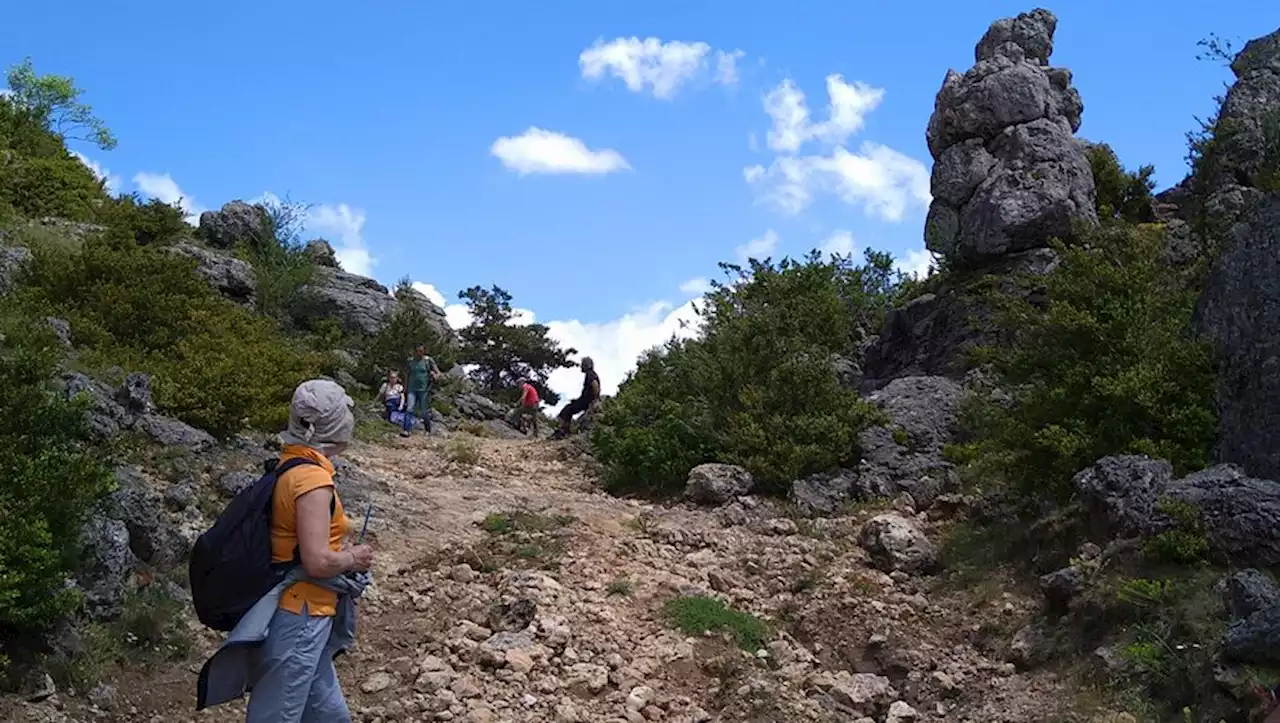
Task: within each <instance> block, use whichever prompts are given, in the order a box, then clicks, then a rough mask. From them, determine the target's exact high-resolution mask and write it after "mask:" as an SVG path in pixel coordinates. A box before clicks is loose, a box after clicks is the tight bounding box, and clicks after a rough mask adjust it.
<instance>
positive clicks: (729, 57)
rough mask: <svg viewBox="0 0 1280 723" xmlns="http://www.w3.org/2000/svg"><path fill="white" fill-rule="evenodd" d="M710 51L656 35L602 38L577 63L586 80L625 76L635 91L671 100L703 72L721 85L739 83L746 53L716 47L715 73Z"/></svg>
mask: <svg viewBox="0 0 1280 723" xmlns="http://www.w3.org/2000/svg"><path fill="white" fill-rule="evenodd" d="M710 53H711V46H710V45H708V44H707V43H703V42H695V43H686V42H682V41H679V40H672V41H668V42H665V43H664V42H662V40H661V39H659V38H655V37H649V38H645V39H643V40H641V39H640V38H638V37H630V38H615V39H613V40H611V41H609V42H605V40H604V38H599V39H597V40H596V42H595V43H594V44H592V46H591V47H589V48H587V49H586V50H584V51H582V53H581V54H580V55H578V65H579V67H580V68H581V69H582V77H583V78H586V79H587V80H599V79H601V78H603V77H605V76H606V75H613V76H615V77H617V78H620V79H622V82H624V83H626V85H627V88H628V89H629V90H631V91H632V92H633V93H643V92H644V91H645V90H649V91H650V92H652V93H653V96H654V97H655V98H659V99H662V100H670V99H672V98H674V97H675V96H676V93H677V92H678V91H679V90H680V87H681V86H683V85H686V84H687V83H690V82H692V81H693V80H695V79H697V78H699V77H701V76H703V75H704V74H710V76H711V81H712V82H715V83H719V84H721V85H733V84H735V83H737V82H738V60H739V59H740V58H742V56H743V55H744V54H745V53H743V52H742V51H741V50H731V51H725V50H717V51H716V52H715V56H714V57H715V68H714V71H713V72H712V69H711V67H710V65H711V64H710V62H709V60H708V55H709V54H710Z"/></svg>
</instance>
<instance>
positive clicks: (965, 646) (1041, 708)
mask: <svg viewBox="0 0 1280 723" xmlns="http://www.w3.org/2000/svg"><path fill="white" fill-rule="evenodd" d="M468 439H472V443H473V444H474V445H475V449H476V451H478V453H479V458H478V460H477V461H476V463H475V464H473V465H462V464H457V463H451V462H449V461H447V460H448V458H449V457H450V456H451V455H450V453H449V450H450V446H449V445H450V443H447V442H443V441H439V440H430V441H428V440H425V439H418V438H415V439H413V440H408V441H402V440H399V439H396V440H394V441H392V442H388V443H386V444H385V445H368V444H362V445H357V446H356V447H355V448H353V449H352V450H351V452H350V453H349V455H348V456H349V459H350V461H351V462H353V463H354V465H355V466H356V467H357V468H358V469H359V470H360V477H359V479H358V480H357V482H355V483H354V484H358V485H359V486H360V489H361V495H360V496H361V497H368V498H371V499H372V500H373V501H374V503H375V505H376V507H375V509H376V510H377V512H376V513H375V516H374V518H373V522H372V523H371V526H370V533H371V537H372V538H373V540H374V543H375V544H376V545H377V547H378V557H377V563H376V567H375V584H374V585H373V586H372V587H371V588H370V589H369V591H368V592H367V594H366V596H365V598H364V599H363V601H362V602H361V606H360V614H361V619H360V630H359V642H358V645H357V647H356V649H355V650H354V651H352V652H351V653H350V654H348V655H346V656H343V657H342V658H341V659H340V660H339V666H338V667H339V673H340V676H341V678H342V681H343V684H344V688H345V689H346V691H347V695H348V699H349V701H350V704H351V709H352V713H353V716H354V718H355V720H358V721H360V720H363V721H454V720H456V721H476V722H479V721H560V722H566V723H572V722H573V721H583V722H595V721H603V722H610V721H633V722H639V721H670V722H672V723H680V722H694V721H864V722H865V721H872V722H873V723H876V722H883V721H892V722H894V723H906V722H907V721H944V720H945V721H983V722H984V723H986V722H995V721H1036V720H1057V719H1059V718H1057V717H1056V716H1055V714H1054V710H1053V709H1054V708H1055V707H1056V706H1057V705H1058V703H1059V702H1061V701H1062V700H1063V699H1064V696H1063V695H1062V692H1061V691H1060V690H1058V689H1057V687H1056V686H1055V685H1054V683H1053V682H1052V680H1050V679H1046V678H1044V677H1040V678H1034V679H1033V678H1028V677H1026V676H1024V675H1022V674H1019V673H1016V672H1015V671H1014V669H1013V666H1012V665H1010V664H1008V663H1005V662H1004V661H1003V659H1001V658H1000V657H999V656H998V655H997V653H998V652H999V651H998V650H996V649H994V646H990V645H987V644H986V643H984V641H985V640H988V639H990V638H991V637H992V634H993V630H995V632H997V633H999V632H1005V633H1007V632H1009V631H1012V630H1014V629H1016V628H1017V626H1018V624H1019V621H1020V620H1022V619H1023V618H1025V617H1026V616H1027V615H1028V614H1029V613H1030V610H1031V607H1032V604H1033V603H1032V601H1028V600H1024V599H1022V598H1019V597H1017V596H1016V595H1013V594H1011V593H1004V594H1001V593H1000V591H994V592H993V593H992V594H989V595H987V596H984V597H983V598H982V599H981V600H979V601H978V602H975V600H976V598H975V597H974V596H973V595H971V594H967V593H965V592H964V591H960V592H946V591H941V590H938V589H937V587H936V586H935V585H933V584H932V583H930V582H929V581H928V580H925V579H921V578H915V577H912V576H908V575H905V574H902V573H895V574H893V575H892V576H889V575H885V574H883V573H881V572H879V571H876V570H874V569H873V568H872V567H870V566H869V564H868V562H867V558H866V554H865V552H864V551H863V550H862V549H861V547H860V546H859V545H858V544H857V535H856V533H857V530H858V528H859V527H860V524H861V522H862V521H863V520H865V519H866V518H867V517H869V516H870V515H871V514H873V511H865V512H862V513H860V514H859V515H855V516H852V517H847V518H839V519H834V520H820V521H813V522H810V521H806V520H797V519H794V518H792V517H790V516H788V515H787V514H785V510H783V509H781V508H779V507H778V506H777V505H776V504H774V503H772V502H767V501H758V500H746V501H745V502H735V503H731V504H730V505H727V506H725V507H722V508H719V509H709V508H693V507H689V506H685V505H675V506H655V505H649V504H645V503H640V502H636V501H631V500H622V499H618V498H615V497H611V496H608V495H605V494H603V493H601V492H600V491H599V490H598V488H597V487H596V485H595V484H594V482H593V480H592V479H591V478H590V477H589V475H588V473H587V472H586V471H585V470H584V468H583V467H582V466H581V465H579V464H577V463H576V462H574V461H573V460H572V459H571V458H570V456H569V455H568V454H566V447H564V446H563V445H561V444H556V443H548V442H542V441H538V442H535V441H526V440H516V441H510V440H493V439H473V438H468ZM452 444H455V445H456V444H457V442H453V443H452ZM362 513H363V506H357V505H350V504H349V512H348V514H350V515H351V516H352V517H358V516H359V515H361V514H362ZM918 522H919V524H921V525H925V526H928V525H930V524H931V523H930V522H929V521H928V520H926V519H924V518H920V519H919V520H918ZM680 596H686V597H687V596H706V597H704V598H699V599H697V600H696V601H695V602H692V603H690V604H688V605H686V606H685V607H684V609H683V610H681V611H677V612H679V614H680V619H681V620H682V621H683V622H684V623H685V624H687V625H689V626H691V627H690V629H693V628H696V627H699V621H701V622H702V623H709V624H710V625H711V626H712V627H716V626H719V627H720V632H714V631H713V632H711V633H707V634H702V635H699V634H687V633H685V632H681V631H679V630H677V629H674V626H673V623H672V618H671V617H670V614H669V613H668V612H667V611H665V610H664V605H665V604H666V603H667V602H668V601H670V600H672V599H675V598H678V597H680ZM711 596H714V597H718V598H720V599H722V600H726V601H728V603H729V608H728V609H727V611H726V610H725V609H721V608H718V607H716V606H715V604H714V603H711V602H710V601H709V600H708V599H706V598H709V597H711ZM747 614H749V615H747ZM751 616H754V618H753V617H751ZM757 620H758V621H762V622H763V624H764V626H765V627H763V628H760V629H757V627H756V626H757V623H756V621H757ZM703 626H704V627H705V625H703ZM196 634H197V637H198V640H197V644H196V646H195V650H194V651H193V653H192V655H191V657H190V659H189V661H188V662H186V663H182V664H174V665H167V666H156V667H152V668H151V669H148V670H136V669H135V670H124V671H117V672H116V673H115V674H114V675H113V676H111V677H110V678H109V680H108V685H109V686H110V688H109V689H110V691H111V692H112V693H113V695H112V696H110V698H109V699H107V698H106V697H105V696H98V697H97V700H98V702H99V703H101V707H94V706H92V705H91V704H89V703H88V702H87V701H85V700H84V699H83V698H82V697H79V696H75V697H73V696H65V695H63V696H55V698H53V699H51V700H49V701H46V702H44V703H40V704H32V705H24V706H21V707H20V708H18V709H17V710H16V711H15V713H14V715H15V716H16V718H15V719H16V720H19V721H164V722H166V723H168V722H170V721H175V722H176V721H235V720H243V705H242V704H233V705H227V706H224V707H222V708H220V709H217V710H212V711H206V712H204V713H201V714H196V713H195V712H194V711H193V710H192V701H193V691H194V679H195V672H196V671H197V670H198V667H199V664H200V662H202V660H203V657H204V655H205V654H206V653H207V651H209V650H210V649H212V647H213V646H214V645H216V641H217V638H216V637H214V636H213V635H211V634H208V633H207V632H205V631H203V630H200V631H197V633H196ZM757 636H759V637H758V639H757ZM1004 637H1005V639H1007V637H1008V636H1007V635H1005V636H1004ZM739 640H741V641H743V642H744V643H745V644H744V645H738V644H736V642H738V641H739Z"/></svg>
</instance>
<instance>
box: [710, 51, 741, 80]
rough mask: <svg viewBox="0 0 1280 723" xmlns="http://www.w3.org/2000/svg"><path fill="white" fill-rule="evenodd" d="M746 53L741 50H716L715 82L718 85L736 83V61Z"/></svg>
mask: <svg viewBox="0 0 1280 723" xmlns="http://www.w3.org/2000/svg"><path fill="white" fill-rule="evenodd" d="M745 55H746V53H745V52H743V51H741V50H733V51H730V52H727V53H726V52H725V51H723V50H717V51H716V82H717V83H719V84H720V85H736V84H737V83H738V61H739V60H741V59H742V58H743V56H745Z"/></svg>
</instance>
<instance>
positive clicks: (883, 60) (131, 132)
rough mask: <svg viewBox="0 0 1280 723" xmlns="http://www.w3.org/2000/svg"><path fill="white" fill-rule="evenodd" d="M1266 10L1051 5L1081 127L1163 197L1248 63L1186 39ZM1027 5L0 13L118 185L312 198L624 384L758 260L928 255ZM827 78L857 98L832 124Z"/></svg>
mask: <svg viewBox="0 0 1280 723" xmlns="http://www.w3.org/2000/svg"><path fill="white" fill-rule="evenodd" d="M1271 5H1272V2H1271V0H1222V1H1220V2H1217V3H1214V5H1213V7H1212V12H1211V13H1210V12H1206V9H1205V6H1204V4H1203V3H1195V4H1192V3H1191V2H1184V1H1180V0H1163V1H1159V2H1157V1H1155V0H1126V2H1123V3H1117V2H1114V1H1111V2H1105V3H1104V2H1102V0H1071V2H1069V3H1067V2H1063V3H1060V4H1059V6H1058V7H1052V6H1050V9H1052V10H1053V11H1054V12H1055V13H1057V14H1058V17H1059V25H1058V32H1057V36H1056V50H1055V53H1054V56H1053V60H1052V62H1053V64H1055V65H1060V66H1065V67H1068V68H1070V69H1071V70H1072V71H1073V73H1074V77H1075V83H1076V86H1077V87H1078V88H1079V90H1080V92H1081V94H1082V95H1083V97H1084V101H1085V112H1084V124H1083V127H1082V128H1081V131H1080V134H1081V135H1082V136H1084V137H1087V138H1090V139H1092V140H1102V141H1106V142H1109V143H1111V144H1112V146H1113V147H1115V148H1116V150H1117V151H1118V152H1119V154H1120V156H1121V158H1122V160H1123V161H1124V162H1125V163H1126V164H1129V165H1133V166H1136V165H1138V164H1141V163H1153V164H1155V166H1156V169H1157V178H1158V179H1159V181H1160V184H1161V185H1162V186H1164V185H1169V184H1171V183H1175V182H1177V181H1178V180H1180V179H1181V177H1182V176H1183V175H1184V171H1185V164H1184V162H1183V155H1184V150H1185V143H1184V139H1183V135H1184V133H1185V132H1186V131H1187V130H1188V129H1190V128H1191V127H1193V125H1194V117H1195V116H1197V115H1199V116H1204V115H1206V114H1208V113H1209V112H1210V111H1211V110H1212V97H1213V95H1214V94H1215V93H1217V92H1219V91H1221V89H1222V83H1223V82H1224V81H1225V80H1227V79H1229V77H1230V74H1229V72H1228V71H1227V70H1225V69H1224V68H1222V67H1220V66H1218V65H1215V64H1212V63H1208V62H1202V61H1197V60H1196V59H1195V55H1196V53H1197V48H1196V45H1195V44H1196V41H1197V40H1199V39H1200V38H1202V37H1204V36H1205V35H1207V34H1208V33H1209V32H1215V33H1217V34H1219V35H1221V36H1223V37H1226V38H1231V39H1247V38H1251V37H1254V36H1257V35H1261V34H1264V33H1266V32H1269V31H1271V30H1274V29H1275V27H1276V22H1277V16H1276V13H1275V12H1274V10H1272V11H1271V12H1267V10H1268V9H1269V7H1270V6H1271ZM468 7H470V8H471V9H470V10H468V9H467V8H468ZM1032 7H1034V5H1029V4H1021V3H1012V2H994V1H986V2H977V1H975V2H968V3H942V2H896V3H884V2H878V3H854V2H848V1H846V2H834V1H823V2H798V3H794V4H793V5H792V6H786V5H785V4H779V3H776V2H770V3H764V2H758V1H756V0H739V1H737V2H725V1H722V0H711V1H702V2H688V0H684V1H681V2H673V1H669V0H651V1H650V2H646V3H628V4H623V3H585V2H573V3H570V2H551V3H516V2H506V1H503V2H490V3H485V4H484V10H483V11H481V10H478V9H476V8H477V6H476V5H475V4H470V3H427V2H419V1H414V2H407V1H397V2H390V1H389V2H380V3H350V2H345V3H338V2H332V1H330V0H319V1H313V2H308V3H305V4H304V3H301V2H294V1H292V0H289V1H281V2H269V3H263V2H253V3H250V2H243V1H240V0H235V1H230V2H228V1H223V2H218V3H159V2H152V1H145V2H130V3H103V2H59V3H22V4H19V5H17V6H15V7H12V8H8V9H6V12H5V15H6V17H5V23H4V24H3V26H2V27H0V48H2V49H3V50H2V51H0V62H3V63H4V64H5V65H9V64H11V63H14V62H17V61H19V60H21V59H22V58H23V57H24V56H31V57H32V58H33V59H34V61H35V63H36V69H37V71H38V72H43V73H59V74H66V75H71V76H74V77H75V79H76V80H77V82H78V84H79V85H80V86H81V87H83V88H84V89H85V90H86V96H85V100H86V101H87V102H89V103H91V104H92V105H93V106H94V109H95V110H96V111H97V113H98V115H100V116H101V117H102V118H104V119H105V120H106V121H107V122H108V124H109V125H110V126H111V128H112V129H113V130H114V131H115V133H116V135H117V136H118V137H119V139H120V145H119V147H118V148H117V149H115V150H113V151H111V152H102V151H98V150H97V149H96V148H92V147H83V146H82V147H79V148H78V149H77V150H79V151H81V152H82V153H83V154H84V155H85V156H86V158H87V159H88V160H89V161H90V162H92V163H94V164H96V165H97V166H98V167H99V168H100V169H103V170H104V171H105V172H106V173H108V174H109V176H111V177H112V178H114V179H116V183H117V185H118V187H119V188H120V189H121V190H125V191H130V190H135V189H138V188H140V187H141V189H142V190H143V191H144V192H145V193H149V194H152V195H157V196H161V197H168V198H172V197H176V196H177V195H179V194H180V195H181V196H182V197H183V198H184V199H185V201H184V202H185V203H187V204H188V206H189V207H190V209H191V210H193V211H198V210H200V209H204V208H216V207H217V206H220V205H221V204H222V203H224V202H226V201H228V200H231V199H233V198H246V199H251V198H256V197H260V196H261V195H262V194H264V193H267V192H270V193H274V194H277V195H280V196H283V195H285V194H289V195H290V196H291V197H292V198H293V199H295V200H303V201H307V202H311V203H314V204H317V211H316V216H315V218H314V219H313V224H312V230H313V231H314V232H316V233H317V234H323V235H325V236H326V237H327V238H330V239H331V240H333V241H334V242H335V245H336V246H339V247H340V249H341V250H342V252H343V257H344V258H345V259H346V261H347V264H348V266H350V267H352V268H353V269H356V270H361V271H366V272H368V273H371V274H372V275H373V276H375V277H376V278H378V279H379V280H381V281H383V282H384V283H387V284H391V283H393V282H394V281H395V280H396V279H398V278H400V277H402V276H409V277H411V278H412V279H414V280H416V281H419V282H422V283H425V284H430V285H431V286H432V288H433V289H437V290H439V291H441V292H443V294H444V295H445V297H447V300H448V301H449V302H450V303H452V302H455V301H456V293H457V291H458V290H459V289H462V288H465V287H466V286H469V285H472V284H483V285H489V284H495V283H496V284H499V285H501V286H503V287H504V288H506V289H507V290H509V291H510V292H511V293H512V294H513V295H514V297H515V302H516V303H517V305H518V306H520V307H522V308H526V309H531V310H533V315H534V316H536V318H537V320H538V321H543V322H554V323H552V327H553V333H555V334H556V336H557V337H558V338H560V339H562V340H563V341H565V342H566V343H570V344H573V345H575V346H577V347H578V348H580V349H582V350H584V351H586V352H588V353H591V354H592V355H594V356H596V357H597V364H598V365H599V366H601V367H602V368H601V371H602V374H603V376H604V377H605V381H606V386H607V387H612V386H613V384H615V383H616V381H617V380H620V379H621V377H622V374H623V373H624V372H625V370H626V368H627V367H629V366H630V365H631V363H632V361H633V359H634V356H635V354H636V353H637V352H638V351H640V350H642V349H644V348H646V347H648V346H651V345H652V344H654V343H657V342H659V341H661V340H662V339H663V338H665V337H666V336H668V335H669V334H670V333H671V331H673V330H674V328H675V321H676V319H678V318H682V317H686V316H688V307H687V303H686V302H688V301H689V300H690V299H691V298H693V297H694V296H695V295H696V292H695V289H696V288H697V286H698V284H697V283H692V282H694V280H696V279H698V278H699V277H708V276H715V275H716V273H717V269H716V262H718V261H721V260H735V259H736V258H737V257H738V256H739V254H740V253H741V252H742V251H743V250H744V248H745V249H753V250H757V251H759V250H768V251H771V252H772V253H774V255H775V256H777V255H782V254H793V255H794V254H800V253H803V252H804V251H805V250H807V249H810V248H813V247H816V246H820V245H823V244H832V245H834V246H835V247H837V248H848V247H849V246H852V247H854V248H856V249H859V250H860V249H862V248H865V247H867V246H871V247H874V248H879V249H885V250H889V251H891V252H893V253H894V255H895V256H896V257H898V258H900V259H902V260H903V261H904V263H906V262H911V263H918V262H919V261H920V260H921V258H923V257H922V256H921V252H920V249H921V247H922V242H921V229H922V226H923V218H924V212H925V209H926V207H927V190H928V187H927V178H928V175H927V174H928V168H929V166H930V158H929V155H928V152H927V149H926V147H925V142H924V128H925V124H926V122H927V120H928V117H929V114H930V112H931V111H932V108H933V101H934V95H935V93H936V92H937V90H938V87H939V85H940V84H941V81H942V78H943V75H944V74H945V72H946V70H947V68H949V67H950V68H955V69H957V70H961V71H963V70H965V69H967V68H968V67H969V66H970V65H972V63H973V46H974V44H975V43H976V42H977V40H978V39H979V38H980V37H981V35H982V33H983V32H984V31H985V29H986V27H987V25H988V24H989V23H990V22H991V21H993V20H995V19H997V18H1000V17H1006V16H1011V15H1014V14H1017V13H1018V12H1020V11H1025V10H1029V9H1031V8H1032ZM649 38H653V40H652V41H647V40H646V39H649ZM629 39H634V40H629ZM616 41H620V42H616ZM646 43H647V45H646ZM730 70H731V72H730ZM629 73H630V74H631V75H628V74H629ZM833 74H838V75H839V78H840V80H839V83H840V84H841V85H839V86H837V87H836V88H835V90H836V91H837V93H840V94H842V95H840V98H842V99H843V101H842V102H846V101H847V103H846V105H844V106H842V107H844V108H845V109H846V110H847V111H848V113H846V114H845V115H843V116H841V117H840V118H837V119H835V120H833V119H832V118H831V116H830V115H829V105H830V104H831V103H832V99H831V97H829V95H828V80H827V79H828V76H832V75H833ZM628 78H630V81H631V82H628ZM801 94H802V95H803V103H804V106H805V107H806V108H807V110H808V112H809V116H808V118H807V119H805V120H804V122H802V123H799V124H797V123H792V124H791V125H790V126H788V128H790V130H791V131H792V134H791V139H790V140H791V142H788V139H787V138H785V137H783V136H781V135H778V134H776V133H775V134H774V136H773V139H772V141H771V140H770V130H771V128H772V127H773V123H774V121H773V120H772V119H771V116H770V114H769V113H768V112H767V109H766V97H768V98H770V99H771V100H770V101H768V102H769V103H771V104H772V108H773V109H774V110H775V113H776V112H781V111H782V110H785V109H791V110H792V111H794V110H795V108H796V107H797V105H796V103H797V101H798V99H799V97H800V95H801ZM531 129H540V131H541V132H539V131H538V130H534V131H532V132H531ZM784 135H785V134H784ZM502 139H506V140H502ZM797 140H804V143H803V144H802V145H797V143H796V141H797ZM577 144H581V145H577ZM864 144H868V145H864ZM838 149H844V150H838ZM839 154H848V155H844V156H843V159H844V164H843V165H842V166H836V165H835V164H834V163H833V161H832V159H834V158H837V157H839ZM780 159H781V160H780ZM788 159H801V162H802V163H801V165H803V163H809V164H810V165H805V166H803V167H804V168H805V169H808V173H807V175H806V176H805V180H804V183H802V184H800V188H801V190H803V191H804V192H805V193H807V194H808V198H807V199H806V198H802V197H797V195H796V184H791V186H790V187H789V188H784V189H782V190H789V193H787V194H785V195H781V196H779V195H778V191H779V186H778V185H777V180H778V179H779V178H780V176H779V174H781V173H782V172H783V171H785V170H786V169H787V165H786V164H787V163H788V162H791V161H789V160H788ZM775 164H777V165H775ZM757 166H758V167H759V170H748V169H753V167H757ZM840 169H843V171H844V172H843V173H841V172H839V170H840ZM551 170H555V171H556V172H547V171H551ZM753 177H754V178H755V181H754V182H749V179H750V178H753ZM922 179H923V183H924V186H923V192H922V191H921V185H920V184H921V182H922ZM779 200H781V201H783V202H784V203H783V204H782V205H783V207H779V204H778V203H777V202H778V201H779ZM801 206H803V207H801ZM912 252H915V253H914V254H913V253H912ZM682 287H683V288H682ZM455 316H456V310H455ZM556 382H557V383H556V386H557V387H560V386H566V385H567V386H566V389H572V387H573V385H574V384H575V383H576V381H575V380H574V379H573V377H572V376H571V375H569V376H560V377H557V380H556Z"/></svg>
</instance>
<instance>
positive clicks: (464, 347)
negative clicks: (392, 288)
mask: <svg viewBox="0 0 1280 723" xmlns="http://www.w3.org/2000/svg"><path fill="white" fill-rule="evenodd" d="M458 298H459V299H462V300H464V301H466V303H467V310H468V312H469V313H470V316H471V323H470V324H468V325H467V326H466V328H464V329H461V330H460V331H459V332H458V339H459V348H458V360H459V361H460V362H461V363H463V364H466V365H469V366H471V367H472V370H471V371H470V372H469V375H470V377H471V379H472V381H474V382H475V383H476V384H477V385H478V386H479V388H480V389H481V390H482V391H483V392H484V393H485V394H486V395H487V396H489V397H490V398H492V399H494V400H497V401H499V402H501V403H504V404H514V403H515V401H516V399H517V398H518V396H519V394H520V390H519V389H518V388H517V387H516V384H515V382H516V380H517V379H520V378H522V377H523V378H525V379H528V380H529V383H530V384H532V385H533V386H534V387H535V388H537V390H538V396H539V397H540V398H541V399H542V401H543V402H545V403H546V404H548V405H555V404H558V403H559V401H560V395H559V394H557V393H556V392H555V390H553V389H551V387H549V386H547V377H548V376H550V374H551V372H553V371H555V370H556V369H564V368H567V367H571V366H573V362H571V361H569V357H571V356H573V355H574V354H576V353H577V350H576V349H561V348H560V344H559V343H558V342H556V340H555V339H552V338H551V337H549V336H547V334H548V333H549V332H550V329H549V328H548V327H547V325H545V324H522V323H516V310H515V308H514V307H512V305H511V294H509V293H507V291H506V290H505V289H503V288H501V287H499V286H494V287H492V288H490V289H485V288H483V287H480V286H472V287H471V288H469V289H465V290H463V291H460V292H458Z"/></svg>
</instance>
